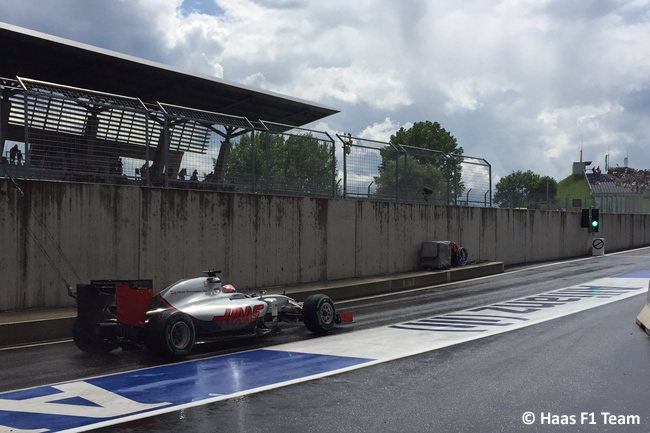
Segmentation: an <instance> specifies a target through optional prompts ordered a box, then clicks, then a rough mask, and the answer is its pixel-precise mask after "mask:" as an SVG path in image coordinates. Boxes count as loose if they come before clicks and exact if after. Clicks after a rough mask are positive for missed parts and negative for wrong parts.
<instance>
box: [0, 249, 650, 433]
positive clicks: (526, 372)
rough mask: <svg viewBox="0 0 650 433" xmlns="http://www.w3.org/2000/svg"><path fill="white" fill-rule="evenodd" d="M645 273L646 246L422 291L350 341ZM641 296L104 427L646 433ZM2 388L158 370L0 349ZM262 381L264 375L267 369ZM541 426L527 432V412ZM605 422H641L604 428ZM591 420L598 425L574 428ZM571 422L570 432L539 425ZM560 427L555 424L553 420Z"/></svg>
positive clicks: (382, 305)
mask: <svg viewBox="0 0 650 433" xmlns="http://www.w3.org/2000/svg"><path fill="white" fill-rule="evenodd" d="M645 269H650V250H649V249H643V250H637V251H631V252H627V253H625V254H616V255H608V256H605V257H600V258H589V259H587V260H580V261H573V262H566V263H563V264H559V265H553V266H543V267H540V266H535V267H532V268H519V269H514V270H512V272H508V273H506V274H505V275H500V276H497V277H492V278H484V279H480V280H474V281H466V282H462V283H458V284H454V285H452V286H448V287H437V288H434V289H432V290H428V291H418V292H411V293H407V294H404V295H400V296H389V297H381V298H376V299H366V300H361V301H355V302H350V303H346V304H344V305H342V307H343V308H346V309H348V308H349V309H352V310H354V311H355V320H356V322H357V323H355V324H354V325H353V326H351V327H349V328H345V329H341V330H340V331H338V332H354V331H355V330H358V329H364V328H369V327H374V326H379V325H386V324H391V323H396V322H402V321H405V320H411V319H419V318H422V317H427V316H432V315H438V314H443V313H447V312H450V311H456V310H460V309H465V308H470V307H474V306H481V305H486V304H491V303H495V302H499V301H503V300H507V299H512V298H516V297H521V296H525V295H530V294H537V293H541V292H545V291H549V290H553V289H556V288H561V287H566V286H570V285H575V284H580V283H583V282H586V281H589V280H593V279H596V278H600V277H607V276H612V275H616V274H621V273H626V272H632V271H637V270H645ZM644 303H645V295H640V296H634V297H632V298H629V299H626V300H622V301H618V302H615V303H613V304H609V305H605V306H602V307H598V308H595V309H591V310H588V311H584V312H581V313H577V314H573V315H570V316H566V317H563V318H560V319H555V320H552V321H549V322H545V323H542V324H539V325H535V326H532V327H529V328H525V329H520V330H516V331H513V332H508V333H505V334H500V335H497V336H493V337H488V338H485V339H481V340H476V341H473V342H469V343H463V344H461V345H457V346H452V347H448V348H445V349H440V350H437V351H434V352H429V353H425V354H422V355H417V356H413V357H410V358H405V359H401V360H397V361H392V362H388V363H385V364H380V365H376V366H372V367H368V368H364V369H360V370H356V371H352V372H349V373H344V374H340V375H336V376H332V377H327V378H323V379H319V380H315V381H312V382H307V383H303V384H297V385H292V386H289V387H285V388H280V389H276V390H272V391H267V392H264V393H259V394H253V395H249V396H245V397H239V398H235V399H232V400H227V401H223V402H218V403H214V404H210V405H206V406H200V407H195V408H189V409H184V410H181V411H177V412H172V413H169V414H165V415H160V416H157V417H153V418H148V419H144V420H139V421H134V422H132V423H127V424H123V425H121V426H112V427H107V428H104V429H102V430H100V431H120V432H127V431H134V432H144V431H170V432H171V431H192V432H203V431H205V432H222V431H223V432H233V431H234V432H237V431H246V432H256V431H260V432H262V431H264V432H269V431H273V432H275V431H289V432H291V431H296V432H304V431H312V432H321V431H322V432H333V431H350V432H366V431H395V432H403V431H445V432H446V431H449V432H456V431H457V432H476V431H480V432H492V431H494V432H501V431H503V432H519V431H531V432H534V431H535V432H536V431H540V432H542V431H543V432H550V431H563V432H566V431H568V432H583V431H584V432H600V431H602V432H612V431H614V432H615V431H621V432H636V431H639V432H641V431H643V432H647V431H650V408H648V407H647V402H648V400H649V399H648V397H650V390H648V388H647V387H645V386H644V385H649V386H650V368H648V367H649V366H650V337H648V336H647V335H646V334H645V333H644V332H643V331H641V330H640V329H639V328H638V327H637V326H636V325H635V324H634V319H635V317H636V315H637V314H638V312H639V311H640V310H641V308H642V306H643V305H644ZM305 338H311V337H310V336H309V334H308V333H307V332H306V331H305V330H304V329H303V328H302V327H301V326H287V327H285V329H284V331H283V332H282V333H281V334H279V335H275V336H271V337H269V338H266V339H259V340H247V341H245V342H243V343H242V342H230V343H228V344H219V345H214V344H211V345H207V346H204V347H202V348H200V350H199V352H198V353H197V354H196V355H195V356H194V357H195V358H199V357H206V356H214V355H218V354H224V353H232V352H237V351H241V350H247V349H252V348H257V347H265V346H267V345H274V344H281V343H286V342H291V341H297V340H300V339H305ZM0 362H1V363H2V364H1V365H2V366H3V371H4V373H3V374H2V376H0V391H8V390H13V389H21V388H26V387H31V386H37V385H43V384H48V383H54V382H61V381H65V380H72V379H79V378H86V377H91V376H98V375H103V374H108V373H112V372H118V371H128V370H133V369H138V368H142V367H147V366H152V365H158V364H160V361H159V360H158V359H156V358H155V357H153V356H151V355H149V354H148V353H147V352H115V353H113V354H110V355H108V356H106V357H99V358H98V357H93V356H89V355H86V354H83V353H80V352H79V351H78V350H77V349H76V347H74V345H73V344H72V343H62V344H56V345H48V346H39V347H33V348H24V349H16V350H4V351H0ZM260 374H264V373H263V371H262V372H260ZM527 411H530V412H532V413H533V414H534V415H536V417H537V420H536V422H535V423H533V425H531V426H525V425H524V424H523V422H522V415H523V414H524V413H525V412H527ZM601 412H611V413H613V414H619V415H635V416H639V419H640V425H625V426H622V425H605V424H604V420H603V418H602V415H601ZM582 413H586V414H587V420H586V421H591V418H589V417H590V416H591V415H590V414H591V413H593V414H594V415H593V418H594V420H595V421H596V424H591V425H589V424H581V419H580V415H581V414H582ZM552 415H557V416H562V415H564V416H566V417H567V418H564V419H565V420H567V421H569V422H570V420H571V419H570V416H572V415H573V416H574V417H575V419H576V423H575V424H573V425H564V426H563V425H559V426H555V425H548V423H546V425H541V424H540V418H541V417H542V416H546V417H547V419H548V418H549V417H551V416H552ZM550 419H557V420H558V421H561V420H562V418H550Z"/></svg>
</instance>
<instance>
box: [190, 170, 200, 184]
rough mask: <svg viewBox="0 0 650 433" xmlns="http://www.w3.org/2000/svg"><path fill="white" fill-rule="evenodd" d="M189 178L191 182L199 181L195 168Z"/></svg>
mask: <svg viewBox="0 0 650 433" xmlns="http://www.w3.org/2000/svg"><path fill="white" fill-rule="evenodd" d="M190 180H191V181H192V182H198V181H199V172H198V171H197V170H196V169H194V171H193V172H192V177H190Z"/></svg>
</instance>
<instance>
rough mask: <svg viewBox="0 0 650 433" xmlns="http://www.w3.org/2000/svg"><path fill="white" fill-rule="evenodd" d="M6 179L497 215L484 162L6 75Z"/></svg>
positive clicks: (1, 114) (0, 132) (2, 82)
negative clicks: (446, 207) (385, 203)
mask: <svg viewBox="0 0 650 433" xmlns="http://www.w3.org/2000/svg"><path fill="white" fill-rule="evenodd" d="M0 96H1V101H2V103H1V104H0V119H2V122H0V140H1V141H0V142H2V143H3V144H4V146H3V149H2V151H3V153H2V168H3V169H2V170H0V176H10V177H12V178H29V179H48V180H59V181H71V182H91V183H115V184H136V185H142V186H161V187H168V188H190V189H207V190H218V191H237V192H255V193H266V194H277V195H299V196H319V197H346V198H363V199H373V200H390V201H402V202H429V203H432V204H450V205H468V206H485V207H490V206H491V195H492V194H491V188H490V185H491V168H490V165H489V164H488V163H487V161H485V160H484V159H482V158H473V157H468V156H464V155H450V154H445V153H443V152H439V151H435V150H430V149H424V148H418V147H411V146H404V145H400V144H393V143H385V142H379V141H372V140H366V139H361V138H355V137H351V136H350V135H337V136H336V137H337V138H338V140H336V139H335V138H333V137H332V136H330V134H328V133H327V132H323V131H315V130H311V129H305V128H301V127H296V126H293V125H285V124H280V123H273V122H268V121H264V120H259V119H258V120H249V119H247V118H245V117H237V116H231V115H226V114H221V113H214V112H208V111H203V110H198V109H194V108H190V107H180V106H177V105H171V104H167V103H163V102H156V103H145V102H143V101H142V100H140V99H139V98H133V97H128V96H121V95H113V94H108V93H103V92H97V91H93V90H87V89H80V88H73V87H69V86H63V85H60V84H54V83H46V82H42V81H37V80H32V79H28V78H19V79H17V80H13V79H1V78H0Z"/></svg>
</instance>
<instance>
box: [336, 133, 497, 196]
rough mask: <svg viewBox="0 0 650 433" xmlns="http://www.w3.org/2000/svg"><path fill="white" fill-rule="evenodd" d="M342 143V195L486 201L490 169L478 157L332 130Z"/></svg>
mask: <svg viewBox="0 0 650 433" xmlns="http://www.w3.org/2000/svg"><path fill="white" fill-rule="evenodd" d="M337 138H338V139H339V141H340V142H341V144H342V145H343V149H344V151H343V176H344V185H343V196H344V197H353V198H368V199H374V200H391V201H403V202H427V203H432V204H449V205H464V206H480V207H491V206H492V188H491V184H492V170H491V166H490V164H489V163H488V162H487V161H485V160H484V159H482V158H474V157H468V156H464V155H454V154H447V153H444V152H441V151H437V150H431V149H426V148H420V147H413V146H407V145H400V144H395V143H389V142H380V141H375V140H368V139H363V138H359V137H352V136H351V135H349V134H348V135H340V134H339V135H337Z"/></svg>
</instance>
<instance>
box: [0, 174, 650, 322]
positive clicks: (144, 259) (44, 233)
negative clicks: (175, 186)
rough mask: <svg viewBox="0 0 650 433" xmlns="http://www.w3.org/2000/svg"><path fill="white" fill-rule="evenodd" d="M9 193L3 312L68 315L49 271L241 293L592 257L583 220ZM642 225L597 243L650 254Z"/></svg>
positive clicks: (27, 188)
mask: <svg viewBox="0 0 650 433" xmlns="http://www.w3.org/2000/svg"><path fill="white" fill-rule="evenodd" d="M19 185H20V187H21V188H22V190H23V191H24V193H25V195H24V197H21V196H20V195H19V194H18V191H17V190H16V189H14V188H12V186H11V183H10V182H9V181H7V180H5V179H0V187H1V188H2V190H3V191H5V192H6V194H4V195H2V197H0V198H1V199H2V200H0V241H1V244H0V245H2V248H0V277H1V278H0V280H1V283H2V286H1V287H0V311H1V310H16V309H27V308H44V307H55V306H67V305H72V300H71V299H70V298H68V297H67V295H66V291H65V287H64V284H63V282H62V281H61V278H59V275H58V274H57V271H56V270H55V269H59V272H60V273H61V276H62V277H63V278H64V279H65V280H67V281H68V282H69V283H70V284H72V285H73V286H74V285H75V284H76V283H77V282H87V281H89V280H90V279H102V278H112V279H120V278H151V279H153V280H154V286H155V288H156V289H157V290H160V289H162V288H164V287H165V286H167V285H169V284H171V283H173V282H174V281H176V280H177V279H179V278H183V277H190V276H196V275H200V272H201V271H202V270H205V269H210V268H220V269H223V271H224V273H223V274H222V276H223V279H224V281H228V282H232V283H234V284H235V285H236V286H237V287H239V288H242V289H246V288H264V287H272V286H280V285H290V284H298V283H305V282H314V281H324V280H336V279H342V278H351V277H363V276H372V275H380V274H389V273H396V272H407V271H411V270H416V269H418V266H419V255H420V245H421V243H422V242H423V241H430V240H452V241H455V242H457V243H458V244H459V245H462V246H464V247H466V248H467V249H468V250H469V256H470V260H471V261H487V260H498V261H503V262H505V263H506V264H516V263H529V262H537V261H542V260H552V259H559V258H568V257H576V256H582V255H586V254H590V253H591V239H592V236H591V235H590V234H589V233H587V230H586V229H583V228H581V227H580V214H579V213H560V212H546V211H532V210H529V211H526V210H512V209H495V208H493V209H484V208H468V207H451V206H431V205H425V204H422V205H418V204H398V203H384V202H371V201H355V200H342V199H311V198H302V197H277V196H265V195H257V194H234V193H212V192H201V191H187V190H170V189H168V190H164V189H156V188H139V187H136V186H116V185H91V184H74V183H62V182H39V181H24V182H19ZM649 219H650V216H646V215H614V214H603V215H601V228H602V229H601V232H600V233H598V234H597V237H603V238H605V239H606V247H605V249H606V251H613V250H620V249H625V248H631V247H639V246H645V245H650V233H648V232H647V231H646V229H645V227H646V223H647V222H649ZM66 260H67V261H66ZM68 262H69V264H70V266H69V265H68ZM73 270H74V272H73ZM75 273H76V274H75Z"/></svg>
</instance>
